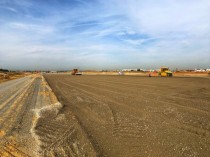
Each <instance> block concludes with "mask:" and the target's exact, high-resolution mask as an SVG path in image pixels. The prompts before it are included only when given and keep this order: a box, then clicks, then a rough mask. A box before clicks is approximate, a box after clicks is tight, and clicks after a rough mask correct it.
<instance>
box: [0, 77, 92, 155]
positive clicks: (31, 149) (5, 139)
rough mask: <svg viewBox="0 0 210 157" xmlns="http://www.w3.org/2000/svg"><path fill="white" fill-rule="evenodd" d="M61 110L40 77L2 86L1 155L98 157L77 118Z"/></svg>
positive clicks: (0, 86)
mask: <svg viewBox="0 0 210 157" xmlns="http://www.w3.org/2000/svg"><path fill="white" fill-rule="evenodd" d="M62 107H63V105H62V104H61V103H59V102H58V100H57V97H56V96H55V95H54V93H53V92H52V90H51V88H50V87H49V86H48V84H47V83H46V81H45V79H44V78H43V77H42V76H40V75H33V76H30V77H24V78H20V79H15V80H12V81H7V82H4V83H1V84H0V113H1V114H0V156H1V157H14V156H15V157H28V156H31V157H34V156H35V157H36V156H37V157H42V156H45V157H49V156H59V157H60V156H61V157H63V156H81V154H83V155H86V156H96V155H95V151H94V148H93V146H92V144H91V143H90V141H89V139H88V138H87V137H86V134H85V133H84V132H83V129H82V128H81V126H80V125H79V123H78V121H77V120H76V118H75V116H74V115H73V114H71V115H68V119H66V117H65V115H64V114H60V113H59V112H60V110H61V109H62ZM80 143H81V144H82V145H80ZM78 146H81V147H80V148H82V150H79V149H78Z"/></svg>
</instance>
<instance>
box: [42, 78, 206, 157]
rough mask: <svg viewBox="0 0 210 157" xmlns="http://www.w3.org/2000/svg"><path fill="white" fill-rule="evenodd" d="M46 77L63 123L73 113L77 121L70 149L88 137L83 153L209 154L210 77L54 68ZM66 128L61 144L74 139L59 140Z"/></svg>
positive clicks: (128, 156) (131, 156)
mask: <svg viewBox="0 0 210 157" xmlns="http://www.w3.org/2000/svg"><path fill="white" fill-rule="evenodd" d="M45 78H46V80H47V81H48V83H49V84H50V86H51V88H52V89H53V91H54V92H55V94H56V95H57V97H58V99H59V100H60V102H61V103H62V104H63V105H64V107H63V108H62V109H61V111H60V114H61V115H63V116H65V120H66V121H68V120H69V123H68V122H65V123H66V125H67V126H69V127H70V126H72V125H71V124H70V122H71V121H72V117H74V118H73V119H76V121H77V124H79V126H80V129H79V131H78V129H75V133H78V132H79V135H80V136H74V137H77V138H76V139H75V140H74V141H75V142H74V143H77V145H76V148H74V149H77V151H78V152H79V151H80V150H84V145H83V144H84V143H86V142H87V141H89V142H90V143H91V144H90V145H89V146H88V148H90V149H91V150H92V154H86V156H94V155H96V156H109V157H118V156H119V157H139V156H168V157H169V156H177V157H179V156H180V157H181V156H185V157H188V156H189V157H190V156H193V157H199V156H200V157H201V156H202V157H203V156H209V154H210V79H204V78H159V77H158V78H148V77H134V76H70V75H57V74H54V75H45ZM76 128H78V125H77V127H76ZM69 134H70V133H69V132H67V133H66V134H63V136H62V138H61V140H60V141H61V142H60V143H62V141H64V142H63V143H64V144H63V146H62V148H65V146H68V144H69V143H70V144H71V143H72V142H71V141H68V142H66V143H65V140H62V139H65V137H68V136H69ZM46 136H47V135H46ZM55 137H56V136H54V137H52V138H55ZM81 137H85V140H83V141H82V140H81V139H83V138H81ZM52 138H51V140H50V141H53V140H52ZM77 140H79V141H80V142H77ZM92 147H93V148H92ZM87 150H88V149H87V147H86V151H87ZM94 152H95V154H94ZM75 156H79V155H78V154H77V155H76V154H75Z"/></svg>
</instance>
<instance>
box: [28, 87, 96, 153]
mask: <svg viewBox="0 0 210 157" xmlns="http://www.w3.org/2000/svg"><path fill="white" fill-rule="evenodd" d="M46 87H47V88H48V89H49V90H50V91H49V92H47V93H48V94H47V95H48V96H49V101H50V102H53V103H52V104H51V105H49V106H46V107H42V108H40V109H36V110H35V111H34V112H35V114H36V116H35V120H34V123H33V128H32V130H31V132H32V134H33V136H34V138H35V139H36V143H37V144H38V146H39V148H38V150H37V151H38V152H39V153H38V156H43V157H51V156H52V157H54V156H72V157H78V156H93V157H94V156H96V152H95V150H94V148H93V146H92V145H91V143H90V142H89V139H88V138H87V135H86V134H85V132H84V131H83V130H82V128H81V127H80V125H79V124H78V122H77V120H76V118H75V116H74V115H73V114H72V113H71V112H70V114H68V115H65V114H62V113H61V112H60V110H61V109H62V108H63V105H62V104H60V103H59V102H58V101H57V98H56V96H55V95H54V93H53V92H52V91H51V89H50V87H49V86H48V85H47V84H46ZM56 101H57V102H56ZM66 116H68V117H69V118H68V119H66Z"/></svg>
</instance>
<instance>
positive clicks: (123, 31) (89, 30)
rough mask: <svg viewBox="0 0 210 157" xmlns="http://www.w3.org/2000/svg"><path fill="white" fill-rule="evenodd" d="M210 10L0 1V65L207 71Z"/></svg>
mask: <svg viewBox="0 0 210 157" xmlns="http://www.w3.org/2000/svg"><path fill="white" fill-rule="evenodd" d="M1 8H4V9H1ZM209 8H210V2H209V1H208V0H201V1H195V0H191V1H190V0H186V1H181V0H160V1H158V3H157V2H156V1H155V0H148V1H142V0H140V1H135V0H107V1H100V0H94V1H88V2H87V1H83V0H72V1H65V0H64V2H63V3H61V2H60V1H58V0H55V1H53V2H48V3H47V2H45V1H41V0H38V1H33V0H20V1H18V0H11V1H10V2H9V3H8V2H6V1H1V2H0V13H1V15H0V19H1V20H0V56H1V57H0V66H1V67H4V66H5V67H6V68H7V67H12V68H17V69H18V68H19V69H21V68H23V69H24V67H27V68H38V67H39V68H45V69H46V67H45V66H47V67H49V68H52V69H56V68H57V67H58V66H57V64H54V63H55V62H60V63H59V68H60V69H62V67H63V68H69V69H71V68H72V67H75V66H79V65H82V67H81V68H83V69H90V68H93V67H97V68H98V69H106V68H107V69H110V68H113V69H115V68H116V69H117V68H127V67H135V66H136V67H137V68H140V67H139V66H145V67H151V68H152V67H154V68H156V66H161V64H163V63H165V65H170V66H172V67H173V68H176V67H178V68H186V67H189V68H194V67H195V66H197V65H200V66H203V67H204V68H209V66H210V59H209V60H208V58H210V45H209V43H210V22H209V21H210V13H209ZM14 13H15V14H14ZM160 56H161V57H160ZM26 59H27V60H30V64H29V62H28V61H26ZM50 60H51V61H50ZM201 60H202V62H201ZM41 61H42V62H45V63H41ZM19 62H20V64H17V63H19ZM36 64H39V65H40V66H38V67H37V66H36ZM33 65H34V67H33ZM112 65H113V66H112Z"/></svg>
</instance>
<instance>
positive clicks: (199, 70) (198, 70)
mask: <svg viewBox="0 0 210 157" xmlns="http://www.w3.org/2000/svg"><path fill="white" fill-rule="evenodd" d="M195 72H206V70H205V69H195Z"/></svg>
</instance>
